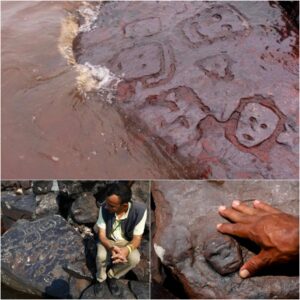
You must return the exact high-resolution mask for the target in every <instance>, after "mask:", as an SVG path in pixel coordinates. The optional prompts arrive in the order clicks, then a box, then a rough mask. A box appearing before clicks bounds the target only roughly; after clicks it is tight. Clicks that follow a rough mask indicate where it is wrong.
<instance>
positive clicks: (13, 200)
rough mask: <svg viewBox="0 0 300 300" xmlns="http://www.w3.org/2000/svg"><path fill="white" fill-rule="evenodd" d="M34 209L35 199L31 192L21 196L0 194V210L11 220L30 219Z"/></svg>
mask: <svg viewBox="0 0 300 300" xmlns="http://www.w3.org/2000/svg"><path fill="white" fill-rule="evenodd" d="M35 209H36V201H35V196H34V195H33V194H30V195H22V196H21V195H14V194H7V193H2V195H1V212H2V214H3V215H4V216H6V217H8V218H10V219H12V220H15V221H16V220H18V219H22V218H23V219H31V218H32V217H33V216H34V214H35Z"/></svg>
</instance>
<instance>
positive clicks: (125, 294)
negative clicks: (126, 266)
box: [80, 280, 135, 299]
mask: <svg viewBox="0 0 300 300" xmlns="http://www.w3.org/2000/svg"><path fill="white" fill-rule="evenodd" d="M118 286H119V288H120V290H121V294H120V296H118V297H116V296H113V295H112V294H111V292H110V290H109V289H108V286H107V284H105V285H104V289H103V295H102V296H101V297H98V296H97V295H95V292H94V285H91V286H90V287H89V288H87V289H86V290H85V291H84V292H83V293H82V295H81V297H80V299H135V297H134V294H133V293H132V292H131V291H130V289H129V287H128V282H127V280H119V281H118Z"/></svg>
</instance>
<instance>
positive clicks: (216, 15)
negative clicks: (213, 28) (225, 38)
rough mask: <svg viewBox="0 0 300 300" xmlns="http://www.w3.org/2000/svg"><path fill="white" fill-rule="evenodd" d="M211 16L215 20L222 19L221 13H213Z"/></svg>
mask: <svg viewBox="0 0 300 300" xmlns="http://www.w3.org/2000/svg"><path fill="white" fill-rule="evenodd" d="M212 18H213V19H214V20H216V21H220V20H221V19H222V17H221V15H219V14H214V15H213V16H212Z"/></svg>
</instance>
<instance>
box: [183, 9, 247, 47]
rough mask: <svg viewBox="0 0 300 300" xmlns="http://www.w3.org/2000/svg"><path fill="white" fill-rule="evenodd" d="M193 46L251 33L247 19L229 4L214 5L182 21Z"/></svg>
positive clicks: (185, 32)
mask: <svg viewBox="0 0 300 300" xmlns="http://www.w3.org/2000/svg"><path fill="white" fill-rule="evenodd" d="M180 27H181V28H182V32H183V34H184V37H185V38H186V39H187V40H188V41H189V42H190V43H191V45H192V46H193V47H199V46H201V45H202V44H203V43H212V42H215V41H217V40H225V39H226V40H227V39H229V38H230V37H233V36H238V35H239V36H241V35H246V34H248V33H249V28H250V26H249V24H248V22H247V20H246V19H245V18H244V17H243V16H242V15H241V14H239V13H238V12H237V11H236V10H235V9H233V8H232V7H231V6H229V5H226V6H225V5H212V6H211V7H209V8H206V9H205V10H203V11H200V12H199V13H198V14H196V15H195V16H193V17H191V18H188V19H186V20H184V21H183V22H182V23H180Z"/></svg>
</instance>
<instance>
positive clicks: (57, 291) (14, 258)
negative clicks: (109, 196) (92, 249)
mask: <svg viewBox="0 0 300 300" xmlns="http://www.w3.org/2000/svg"><path fill="white" fill-rule="evenodd" d="M1 245H2V247H1V279H2V281H3V282H4V283H5V284H6V285H8V286H10V287H12V288H14V289H16V290H19V291H22V292H24V293H28V294H33V295H39V296H41V295H48V296H52V297H59V298H70V289H69V284H68V280H69V277H70V276H69V274H68V273H67V272H65V271H64V269H63V267H64V266H65V265H66V264H67V263H70V262H74V261H76V260H78V259H80V258H81V259H82V258H83V259H84V258H85V256H84V247H83V242H82V238H81V237H80V235H79V234H78V233H76V231H75V230H74V229H73V228H72V227H71V226H70V225H68V224H67V223H66V221H65V220H64V219H63V218H62V217H60V216H58V215H57V216H50V217H45V218H41V219H39V220H37V221H34V222H27V223H24V224H22V225H20V226H15V227H14V228H11V229H10V230H8V231H7V232H6V233H5V234H4V235H3V236H2V238H1Z"/></svg>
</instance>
